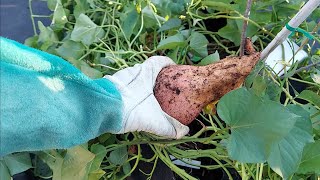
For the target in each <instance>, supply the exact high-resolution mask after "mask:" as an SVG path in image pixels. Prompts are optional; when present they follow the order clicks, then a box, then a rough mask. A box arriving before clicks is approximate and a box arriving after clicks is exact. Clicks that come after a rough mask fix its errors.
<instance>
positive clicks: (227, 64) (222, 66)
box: [154, 52, 260, 125]
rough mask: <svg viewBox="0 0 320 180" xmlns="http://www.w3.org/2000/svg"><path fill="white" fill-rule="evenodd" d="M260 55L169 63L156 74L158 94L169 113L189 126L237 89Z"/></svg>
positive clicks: (156, 92)
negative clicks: (207, 62)
mask: <svg viewBox="0 0 320 180" xmlns="http://www.w3.org/2000/svg"><path fill="white" fill-rule="evenodd" d="M259 58H260V53H258V52H251V55H247V56H242V57H227V58H225V59H223V60H220V61H218V62H217V63H214V64H210V65H207V66H189V65H172V66H168V67H166V68H164V69H162V71H161V72H160V73H159V75H158V77H157V80H156V85H155V88H154V93H155V96H156V98H157V100H158V102H159V103H160V106H161V108H162V109H163V110H164V111H165V112H166V113H167V114H169V115H171V116H172V117H174V118H176V119H177V120H179V121H180V122H181V123H183V124H185V125H187V124H189V123H191V122H192V121H193V120H194V119H195V118H196V117H197V116H198V115H199V113H200V112H201V110H202V108H203V107H204V106H205V105H207V104H209V103H210V102H213V101H216V100H218V99H220V98H221V97H222V96H223V95H224V94H226V93H228V92H229V91H231V90H233V89H236V88H238V87H239V86H240V85H241V84H242V83H243V82H244V79H245V78H246V77H247V76H248V75H249V74H250V72H251V70H252V68H253V67H254V66H255V64H256V63H257V62H258V60H259Z"/></svg>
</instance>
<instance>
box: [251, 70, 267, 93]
mask: <svg viewBox="0 0 320 180" xmlns="http://www.w3.org/2000/svg"><path fill="white" fill-rule="evenodd" d="M267 86H268V85H267V82H266V79H265V78H263V77H262V76H260V75H257V76H256V78H255V79H254V80H253V84H252V90H253V92H254V93H255V94H256V95H257V96H263V95H265V91H266V89H267Z"/></svg>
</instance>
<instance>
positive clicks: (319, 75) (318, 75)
mask: <svg viewBox="0 0 320 180" xmlns="http://www.w3.org/2000/svg"><path fill="white" fill-rule="evenodd" d="M310 76H311V78H312V80H313V82H315V83H317V84H319V85H320V71H319V70H318V69H316V70H315V73H312V74H311V75H310Z"/></svg>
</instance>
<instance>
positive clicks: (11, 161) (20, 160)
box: [3, 153, 32, 176]
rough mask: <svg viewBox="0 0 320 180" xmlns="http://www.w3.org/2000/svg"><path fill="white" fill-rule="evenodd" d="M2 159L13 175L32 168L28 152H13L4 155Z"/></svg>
mask: <svg viewBox="0 0 320 180" xmlns="http://www.w3.org/2000/svg"><path fill="white" fill-rule="evenodd" d="M3 159H4V161H5V163H6V165H7V167H8V169H9V171H10V174H11V175H12V176H13V175H15V174H19V173H21V172H24V171H26V170H28V169H30V168H32V164H31V159H30V155H29V153H15V154H9V155H7V156H4V158H3Z"/></svg>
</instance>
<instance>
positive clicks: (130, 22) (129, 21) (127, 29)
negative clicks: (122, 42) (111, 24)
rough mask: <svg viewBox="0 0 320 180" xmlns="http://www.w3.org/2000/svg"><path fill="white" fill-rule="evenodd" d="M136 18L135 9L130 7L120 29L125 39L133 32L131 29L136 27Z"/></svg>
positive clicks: (137, 17) (137, 15) (137, 18)
mask: <svg viewBox="0 0 320 180" xmlns="http://www.w3.org/2000/svg"><path fill="white" fill-rule="evenodd" d="M138 20H139V14H138V12H137V11H136V9H132V10H131V11H130V12H129V13H128V14H127V16H126V18H125V19H124V21H123V25H122V29H123V33H124V35H125V36H126V37H127V39H130V37H131V35H132V34H133V29H134V28H135V27H136V25H137V22H138Z"/></svg>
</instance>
